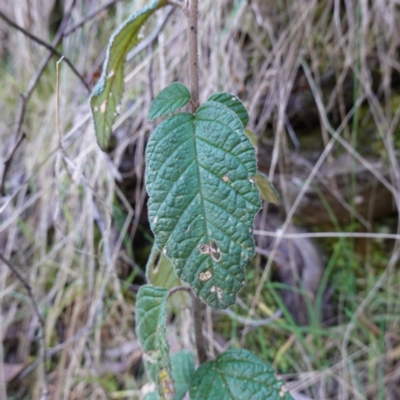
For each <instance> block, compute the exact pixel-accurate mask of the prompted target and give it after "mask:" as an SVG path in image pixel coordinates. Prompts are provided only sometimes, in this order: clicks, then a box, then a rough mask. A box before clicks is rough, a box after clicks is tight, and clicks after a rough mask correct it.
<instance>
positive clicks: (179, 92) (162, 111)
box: [149, 82, 191, 120]
mask: <svg viewBox="0 0 400 400" xmlns="http://www.w3.org/2000/svg"><path fill="white" fill-rule="evenodd" d="M190 98H191V95H190V92H189V89H188V88H187V87H186V86H185V85H183V84H182V83H180V82H174V83H171V85H169V86H167V87H166V88H165V89H163V90H161V92H160V93H159V94H158V96H157V97H156V98H155V99H154V101H153V103H152V104H151V107H150V111H149V120H153V119H156V118H158V117H164V116H166V115H169V114H172V113H173V112H175V111H176V110H179V109H180V108H181V107H183V106H184V105H185V104H187V103H189V101H190Z"/></svg>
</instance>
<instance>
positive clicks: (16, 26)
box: [0, 11, 91, 93]
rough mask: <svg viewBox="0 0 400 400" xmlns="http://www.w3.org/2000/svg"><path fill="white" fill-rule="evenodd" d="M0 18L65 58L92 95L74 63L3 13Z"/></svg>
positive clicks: (0, 13)
mask: <svg viewBox="0 0 400 400" xmlns="http://www.w3.org/2000/svg"><path fill="white" fill-rule="evenodd" d="M0 18H2V19H4V21H6V22H7V23H8V24H9V25H11V26H12V27H14V28H15V29H17V30H19V31H21V32H22V33H23V34H24V35H26V36H28V37H29V38H30V39H32V40H33V41H34V42H36V43H38V44H40V45H41V46H43V47H45V48H46V49H47V50H49V51H50V52H51V53H52V54H54V55H57V56H58V57H60V58H61V57H64V60H65V62H66V63H67V64H68V66H69V67H70V68H71V70H72V72H73V73H74V74H75V75H76V76H77V77H78V78H79V80H80V81H81V82H82V84H83V85H84V86H85V88H86V90H87V91H88V92H89V93H90V92H91V90H90V87H89V85H88V84H87V83H86V82H85V79H84V78H83V76H82V75H81V74H80V73H79V71H78V70H77V69H76V68H75V66H74V65H73V64H72V62H71V61H70V60H69V59H68V58H67V57H65V56H64V55H63V54H62V53H60V52H59V51H58V50H57V49H56V48H55V47H54V46H53V45H51V44H49V43H47V42H45V41H44V40H42V39H40V38H38V37H37V36H35V35H33V34H32V33H30V32H29V31H27V30H26V29H24V28H23V27H22V26H19V25H17V24H16V23H15V22H14V21H12V20H11V19H10V18H8V17H7V16H6V15H5V14H4V13H3V12H1V11H0Z"/></svg>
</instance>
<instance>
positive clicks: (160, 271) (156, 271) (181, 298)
mask: <svg viewBox="0 0 400 400" xmlns="http://www.w3.org/2000/svg"><path fill="white" fill-rule="evenodd" d="M146 277H147V281H148V282H149V283H151V284H152V285H153V286H158V287H162V288H165V289H172V288H174V287H178V286H183V282H182V281H181V280H180V279H179V278H178V277H177V276H176V274H175V271H174V267H173V266H172V263H171V261H170V260H169V259H168V258H167V257H166V256H165V255H164V254H163V253H162V252H161V251H160V250H158V248H157V246H156V245H153V247H152V249H151V253H150V257H149V259H148V260H147V265H146ZM169 303H170V304H171V305H172V307H173V308H175V309H176V308H178V309H181V308H189V307H190V305H191V303H190V295H189V293H187V292H185V291H182V290H179V291H177V292H176V293H174V294H172V295H171V296H170V298H169Z"/></svg>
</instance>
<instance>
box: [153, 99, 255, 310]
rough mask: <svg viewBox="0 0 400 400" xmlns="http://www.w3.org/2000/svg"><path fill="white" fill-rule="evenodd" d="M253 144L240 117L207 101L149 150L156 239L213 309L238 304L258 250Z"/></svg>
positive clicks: (166, 126) (175, 119) (168, 127)
mask: <svg viewBox="0 0 400 400" xmlns="http://www.w3.org/2000/svg"><path fill="white" fill-rule="evenodd" d="M255 174H256V159H255V149H254V147H253V146H252V145H251V143H250V142H249V139H248V138H247V136H246V135H245V134H244V132H243V124H242V122H241V121H240V119H239V118H238V116H237V115H236V114H235V113H234V112H233V111H231V110H230V109H229V108H227V107H226V106H224V105H222V104H220V103H218V102H214V101H209V102H206V103H204V104H202V105H201V106H200V107H199V108H198V109H197V111H196V114H195V115H192V114H189V113H180V114H177V115H174V116H172V117H169V118H168V119H166V120H165V121H164V122H163V123H161V124H160V125H159V126H158V127H157V129H156V130H155V132H154V133H153V135H152V136H151V138H150V140H149V142H148V145H147V150H146V187H147V191H148V193H149V195H150V199H149V203H148V210H149V211H148V212H149V219H150V224H151V227H152V230H153V232H154V233H155V236H156V245H157V246H158V247H159V248H160V249H161V250H162V252H163V253H164V254H165V255H166V256H167V257H168V258H169V259H170V260H171V261H172V264H173V266H174V268H175V271H176V274H177V275H178V277H179V278H181V279H182V280H183V281H185V282H188V283H189V284H190V285H191V286H192V288H193V290H194V291H195V293H196V294H197V295H199V296H200V297H201V298H202V299H203V300H204V301H205V302H206V303H208V304H209V305H210V306H212V307H217V308H226V307H229V306H230V305H231V304H233V303H234V302H235V299H236V294H237V292H238V291H239V290H240V289H241V288H242V286H243V285H244V283H245V274H244V268H245V266H246V264H247V262H248V261H249V260H250V259H251V257H253V255H254V241H253V235H252V229H253V221H254V216H255V214H256V213H257V211H258V210H259V208H260V197H259V192H258V188H257V185H256V184H255V181H254V179H251V177H252V176H254V175H255Z"/></svg>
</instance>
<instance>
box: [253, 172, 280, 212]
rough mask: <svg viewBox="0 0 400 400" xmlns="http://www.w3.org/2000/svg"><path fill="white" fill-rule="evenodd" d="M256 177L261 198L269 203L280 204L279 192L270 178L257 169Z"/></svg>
mask: <svg viewBox="0 0 400 400" xmlns="http://www.w3.org/2000/svg"><path fill="white" fill-rule="evenodd" d="M254 179H255V181H256V183H257V186H258V189H259V190H260V196H261V198H262V199H263V200H264V201H266V202H267V203H274V204H276V205H279V194H278V192H277V190H276V189H275V186H274V185H273V184H272V183H271V182H270V181H269V180H268V178H267V177H266V176H265V175H264V174H263V173H262V172H259V171H257V173H256V175H255V177H254Z"/></svg>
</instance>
